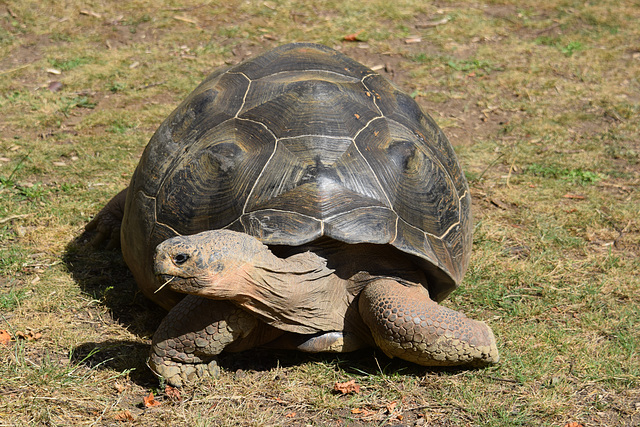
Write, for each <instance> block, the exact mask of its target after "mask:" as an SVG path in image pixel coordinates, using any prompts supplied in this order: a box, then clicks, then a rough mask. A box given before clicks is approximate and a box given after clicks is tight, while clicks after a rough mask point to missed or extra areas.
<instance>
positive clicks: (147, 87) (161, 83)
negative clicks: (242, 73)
mask: <svg viewBox="0 0 640 427" xmlns="http://www.w3.org/2000/svg"><path fill="white" fill-rule="evenodd" d="M166 82H167V81H166V80H164V81H162V82H158V83H149V84H148V85H145V86H139V87H137V88H136V90H144V89H149V88H152V87H155V86H161V85H163V84H165V83H166Z"/></svg>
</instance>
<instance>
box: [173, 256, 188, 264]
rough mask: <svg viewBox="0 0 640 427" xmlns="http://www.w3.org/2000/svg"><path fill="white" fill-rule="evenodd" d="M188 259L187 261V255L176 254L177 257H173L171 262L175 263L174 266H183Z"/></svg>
mask: <svg viewBox="0 0 640 427" xmlns="http://www.w3.org/2000/svg"><path fill="white" fill-rule="evenodd" d="M188 259H189V255H187V254H178V255H176V256H174V257H173V262H174V263H176V265H181V264H184V263H185V262H187V260H188Z"/></svg>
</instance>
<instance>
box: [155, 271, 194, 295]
mask: <svg viewBox="0 0 640 427" xmlns="http://www.w3.org/2000/svg"><path fill="white" fill-rule="evenodd" d="M156 277H157V278H158V281H159V282H160V283H162V285H160V287H159V288H158V289H156V290H155V291H154V292H153V293H154V294H155V293H158V292H160V291H161V290H162V289H164V288H169V289H171V290H172V291H176V292H182V293H192V292H197V291H198V290H199V289H201V288H202V286H201V285H199V283H198V281H197V280H196V278H195V277H180V276H174V275H172V274H158V275H157V276H156Z"/></svg>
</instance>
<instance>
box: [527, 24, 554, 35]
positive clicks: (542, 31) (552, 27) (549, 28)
mask: <svg viewBox="0 0 640 427" xmlns="http://www.w3.org/2000/svg"><path fill="white" fill-rule="evenodd" d="M560 25H561V24H560V23H559V22H558V23H556V24H553V25H552V26H550V27H547V28H544V29H542V30H539V31H536V32H535V33H533V34H535V35H536V36H539V35H540V34H544V33H546V32H549V31H551V30H555V29H556V28H558V27H559V26H560Z"/></svg>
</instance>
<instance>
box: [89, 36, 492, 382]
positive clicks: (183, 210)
mask: <svg viewBox="0 0 640 427" xmlns="http://www.w3.org/2000/svg"><path fill="white" fill-rule="evenodd" d="M87 229H88V230H97V231H98V234H97V237H96V240H98V241H102V240H104V239H106V238H108V237H111V242H112V243H113V242H116V243H117V241H118V239H119V241H120V242H119V243H120V245H121V248H122V254H123V256H124V259H125V261H126V263H127V265H128V266H129V268H130V269H131V271H132V272H133V275H134V277H135V280H136V282H137V283H138V286H139V287H140V289H141V290H142V292H143V293H144V294H145V295H146V296H148V297H149V298H150V299H151V300H153V301H155V302H156V303H157V304H159V305H160V306H162V307H164V308H166V309H167V310H169V313H168V314H167V316H166V317H165V319H164V320H163V321H162V323H161V325H160V326H159V328H158V330H157V331H156V333H155V335H154V338H153V344H152V350H151V355H150V357H149V360H148V363H149V366H150V367H151V368H152V370H153V371H154V372H155V373H156V374H157V375H158V376H161V377H164V378H165V379H166V380H167V381H168V382H169V383H170V384H173V385H177V386H179V385H182V384H184V383H186V382H189V381H191V380H193V379H195V378H197V377H202V376H204V375H213V376H216V375H218V374H219V367H218V365H217V362H216V356H217V355H218V354H219V353H221V352H222V351H227V352H234V351H242V350H246V349H250V348H254V347H258V346H263V347H270V348H277V349H298V350H302V351H306V352H348V351H353V350H356V349H360V348H366V347H378V348H380V349H382V351H383V352H384V353H386V354H387V355H388V356H390V357H399V358H402V359H405V360H407V361H410V362H414V363H417V364H420V365H425V366H442V365H470V366H481V365H483V366H484V365H488V364H492V363H496V362H497V361H498V351H497V347H496V341H495V338H494V336H493V333H492V331H491V329H490V328H489V327H488V326H487V325H486V324H485V323H483V322H480V321H475V320H472V319H470V318H468V317H466V316H465V315H463V314H462V313H459V312H457V311H454V310H451V309H448V308H446V307H443V306H441V305H440V304H439V302H441V301H442V300H443V299H445V298H446V297H447V296H448V295H449V294H450V293H451V292H452V291H453V290H454V289H455V288H456V287H457V285H458V284H459V283H460V281H461V280H462V278H463V275H464V272H465V270H466V268H467V265H468V263H469V257H470V250H471V244H472V236H471V234H472V220H471V199H470V194H469V189H468V184H467V182H466V180H465V177H464V174H463V172H462V170H461V168H460V165H459V163H458V161H457V159H456V156H455V154H454V151H453V148H452V146H451V144H450V143H449V141H448V140H447V138H446V137H445V135H444V134H443V132H442V131H441V129H440V128H439V127H438V126H437V124H436V123H435V121H434V120H433V119H432V118H431V117H430V116H429V115H427V114H425V113H423V112H422V110H421V109H420V107H419V106H418V104H417V103H416V102H415V101H414V100H413V99H412V98H411V97H410V96H408V95H407V94H405V93H403V92H402V91H401V90H399V89H398V88H397V87H396V86H394V84H392V83H391V82H390V81H389V80H387V79H386V78H384V77H383V76H381V75H379V74H377V73H375V72H374V71H372V70H371V69H369V68H367V67H365V66H363V65H362V64H360V63H358V62H356V61H354V60H352V59H350V58H348V57H347V56H345V55H343V54H342V53H339V52H337V51H335V50H333V49H331V48H328V47H325V46H322V45H316V44H307V43H300V44H288V45H284V46H280V47H277V48H275V49H273V50H270V51H268V52H266V53H264V54H262V55H259V56H256V57H254V58H252V59H249V60H247V61H244V62H242V63H240V64H238V65H235V66H232V67H230V68H227V69H222V70H218V71H216V72H214V73H213V74H211V75H210V76H208V77H207V78H206V79H205V80H204V81H203V82H202V83H201V84H200V85H199V86H198V87H197V88H196V89H195V90H194V91H193V92H192V93H191V94H190V95H189V96H188V97H187V98H186V100H185V101H184V102H182V104H180V105H179V106H178V108H177V109H176V110H175V111H173V112H172V113H171V114H170V115H169V117H168V118H167V119H166V120H165V121H164V122H163V123H162V124H161V125H160V127H159V128H158V130H157V131H156V132H155V134H154V135H153V137H152V138H151V140H150V142H149V144H148V145H147V147H146V148H145V150H144V153H143V155H142V158H141V160H140V163H139V165H138V166H137V168H136V170H135V172H134V174H133V177H132V179H131V183H130V186H129V187H128V189H126V190H124V191H122V192H121V193H120V194H118V195H117V196H116V197H114V198H113V199H112V200H111V201H110V202H109V203H108V204H107V206H105V208H103V210H102V211H100V212H99V213H98V215H96V217H95V218H94V219H93V220H92V221H91V222H90V223H89V224H88V225H87ZM185 295H186V296H185Z"/></svg>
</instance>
